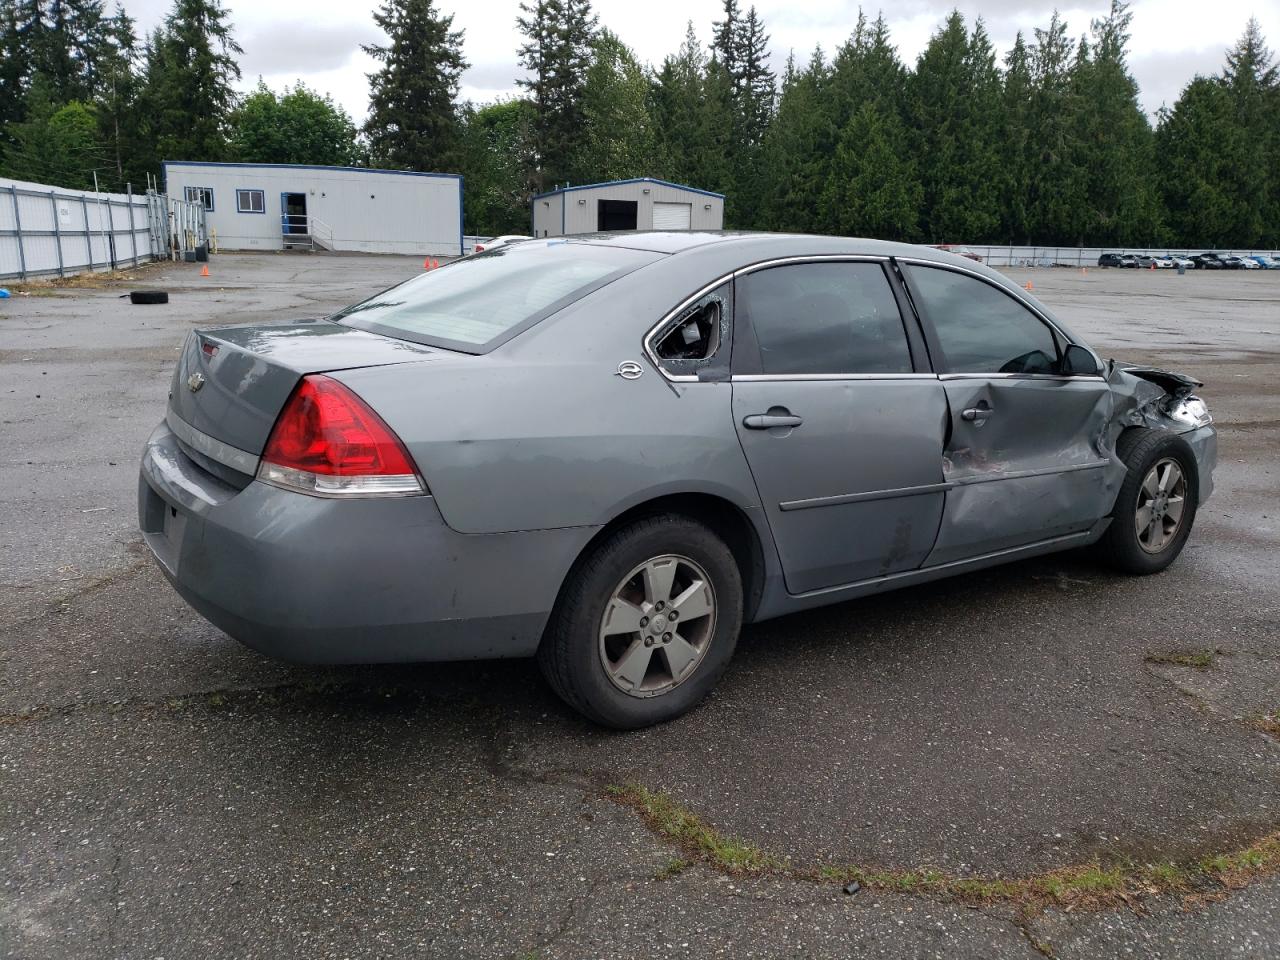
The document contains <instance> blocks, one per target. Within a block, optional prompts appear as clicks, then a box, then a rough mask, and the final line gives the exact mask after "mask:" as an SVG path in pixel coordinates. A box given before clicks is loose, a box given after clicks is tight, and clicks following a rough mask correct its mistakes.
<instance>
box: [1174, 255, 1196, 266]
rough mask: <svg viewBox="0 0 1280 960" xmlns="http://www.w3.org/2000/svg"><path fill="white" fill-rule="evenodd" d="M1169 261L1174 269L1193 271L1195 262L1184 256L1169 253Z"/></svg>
mask: <svg viewBox="0 0 1280 960" xmlns="http://www.w3.org/2000/svg"><path fill="white" fill-rule="evenodd" d="M1169 260H1170V261H1171V262H1172V263H1173V265H1174V266H1175V267H1182V268H1183V269H1184V270H1194V269H1195V265H1196V262H1195V261H1194V260H1192V259H1191V258H1190V257H1188V256H1186V255H1185V254H1181V253H1171V254H1169Z"/></svg>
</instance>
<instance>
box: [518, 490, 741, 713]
mask: <svg viewBox="0 0 1280 960" xmlns="http://www.w3.org/2000/svg"><path fill="white" fill-rule="evenodd" d="M570 576H571V580H570V582H568V583H567V584H566V585H565V587H564V589H563V590H562V591H561V595H560V598H559V600H558V601H557V603H556V608H555V610H554V611H553V612H552V615H551V621H550V622H549V623H548V625H547V631H546V634H545V635H544V636H543V639H542V644H541V646H540V647H539V648H538V664H539V666H540V667H541V668H542V672H543V675H544V676H545V677H546V678H547V681H548V683H550V684H551V687H552V689H554V690H555V692H556V693H557V694H558V695H559V696H560V697H561V698H562V699H563V700H564V701H565V702H566V703H568V704H569V705H570V706H571V707H573V708H574V709H575V710H577V711H579V712H580V713H582V714H584V715H585V716H587V717H588V718H589V719H591V720H594V721H595V722H596V723H599V724H602V725H604V726H608V727H615V728H617V729H622V730H631V729H635V728H638V727H646V726H650V725H651V724H655V723H661V722H663V721H665V720H670V719H672V718H674V717H677V716H679V715H680V714H682V713H685V712H686V711H688V710H690V709H692V708H693V707H695V706H697V705H698V704H699V703H700V702H701V701H702V700H703V698H705V697H706V695H707V694H708V693H710V692H711V688H712V687H714V686H715V684H716V681H717V680H719V679H720V675H721V674H722V673H723V672H724V669H725V667H726V666H727V665H728V663H729V659H730V658H731V657H732V656H733V650H734V647H735V646H736V645H737V641H738V633H739V631H740V630H741V628H742V575H741V573H740V571H739V569H738V565H737V562H736V561H735V560H734V557H733V554H732V553H731V552H730V550H729V548H728V547H727V546H725V544H724V542H723V541H722V540H721V539H720V538H719V537H717V536H716V535H715V534H714V533H712V532H711V531H710V530H708V529H707V528H706V527H704V526H703V525H702V524H700V523H698V522H696V521H695V520H692V519H690V518H689V517H685V516H681V515H679V514H662V515H659V516H654V517H648V518H645V519H643V520H638V521H636V522H635V523H632V524H629V525H628V526H625V527H623V528H621V529H619V530H617V531H615V532H614V533H612V534H610V535H609V536H608V538H607V539H605V540H604V541H603V542H602V543H600V544H599V545H598V546H596V547H595V548H594V549H593V550H592V551H591V553H590V554H589V555H588V556H587V557H586V558H585V559H584V560H583V561H582V562H581V563H580V564H579V565H578V566H577V567H576V568H575V570H574V572H573V573H572V574H571V575H570Z"/></svg>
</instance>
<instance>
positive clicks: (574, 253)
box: [330, 240, 658, 353]
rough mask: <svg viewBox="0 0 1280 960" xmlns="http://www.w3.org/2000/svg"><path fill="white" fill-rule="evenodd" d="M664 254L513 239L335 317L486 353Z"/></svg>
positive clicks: (362, 326) (418, 340) (393, 333)
mask: <svg viewBox="0 0 1280 960" xmlns="http://www.w3.org/2000/svg"><path fill="white" fill-rule="evenodd" d="M655 259H658V257H657V255H655V254H653V253H648V252H645V251H639V250H627V249H619V248H617V247H599V246H589V245H586V244H581V243H573V242H568V241H563V240H561V241H552V242H550V243H544V242H542V241H531V242H526V243H513V244H511V245H510V246H505V247H499V248H498V249H496V250H486V251H485V252H484V253H479V254H475V255H473V256H470V257H463V258H462V259H460V260H455V261H454V262H453V263H450V264H446V265H445V266H443V267H438V268H436V269H435V270H427V271H424V272H423V273H421V274H419V275H418V276H416V277H414V278H413V279H412V280H407V281H405V282H404V283H401V284H399V285H397V286H394V287H392V288H391V289H390V290H384V291H383V292H382V293H379V294H377V295H376V296H373V297H370V298H369V299H368V300H365V301H363V302H362V303H357V304H356V305H355V306H352V307H347V308H346V309H345V310H341V311H339V312H338V313H336V314H334V315H333V316H332V317H331V318H330V319H331V320H335V321H337V322H338V323H343V324H346V325H348V326H352V327H359V328H360V329H361V330H369V331H372V332H374V333H381V334H384V335H386V336H389V337H396V338H398V339H401V340H411V341H413V342H415V343H425V344H429V345H431V346H440V347H445V348H447V349H451V350H461V351H463V352H465V353H486V352H488V351H489V350H492V349H493V348H494V347H496V346H498V345H499V344H500V343H502V342H504V341H505V340H509V339H510V338H511V337H513V336H515V335H516V334H517V333H519V332H520V331H522V330H525V329H527V328H528V327H531V326H533V324H535V323H537V322H538V321H539V320H541V319H543V318H544V317H547V316H550V315H551V314H553V313H555V312H556V311H557V310H560V309H561V308H563V307H565V306H567V305H568V304H570V303H573V302H574V301H575V300H579V299H581V298H582V297H584V296H586V295H587V294H588V293H590V292H591V291H593V290H597V289H599V288H600V287H602V286H604V285H605V284H607V283H609V282H610V281H612V280H615V279H617V278H618V277H620V276H622V275H623V274H626V273H630V272H631V271H632V270H635V269H637V268H638V267H642V266H644V265H645V264H646V263H650V262H652V261H653V260H655Z"/></svg>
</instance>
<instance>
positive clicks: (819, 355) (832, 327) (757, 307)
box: [735, 261, 912, 376]
mask: <svg viewBox="0 0 1280 960" xmlns="http://www.w3.org/2000/svg"><path fill="white" fill-rule="evenodd" d="M737 283H738V287H737V292H736V297H735V304H736V305H737V309H738V311H739V316H745V317H746V318H747V319H748V320H749V322H750V324H751V327H752V330H753V331H754V333H755V339H756V343H757V344H758V346H759V348H760V363H759V366H760V372H761V373H765V374H775V375H786V374H791V375H796V376H799V375H804V374H840V373H845V374H857V373H910V372H911V369H912V368H911V351H910V349H909V348H908V346H907V335H906V331H905V330H904V329H903V326H902V314H901V313H899V311H898V305H897V302H896V301H895V300H894V297H893V290H892V288H891V287H890V286H889V279H888V277H886V276H885V273H884V268H883V267H881V266H880V264H878V263H843V262H838V261H837V262H829V263H798V264H789V265H786V266H781V267H769V268H768V269H765V270H757V271H755V272H754V273H749V274H747V275H746V276H743V277H740V278H739V279H738V281H737Z"/></svg>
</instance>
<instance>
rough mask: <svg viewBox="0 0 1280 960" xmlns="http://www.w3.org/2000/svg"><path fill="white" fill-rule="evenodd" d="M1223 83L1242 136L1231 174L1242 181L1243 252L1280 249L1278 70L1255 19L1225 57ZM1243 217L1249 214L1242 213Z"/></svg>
mask: <svg viewBox="0 0 1280 960" xmlns="http://www.w3.org/2000/svg"><path fill="white" fill-rule="evenodd" d="M1222 82H1223V84H1224V85H1225V86H1226V88H1227V90H1228V91H1229V93H1230V95H1231V101H1232V104H1233V106H1234V108H1235V122H1236V126H1237V128H1238V129H1239V131H1240V134H1241V138H1240V151H1239V155H1238V156H1236V157H1234V158H1233V159H1234V160H1235V163H1234V165H1233V166H1234V170H1235V172H1237V173H1238V174H1239V176H1240V177H1241V182H1240V184H1239V191H1240V196H1239V203H1240V209H1241V212H1242V214H1244V215H1243V216H1242V218H1241V222H1240V223H1239V224H1238V225H1237V227H1236V231H1237V237H1238V242H1239V244H1240V245H1242V246H1254V245H1259V246H1261V245H1266V246H1275V245H1278V244H1280V222H1277V217H1280V70H1278V69H1277V67H1276V64H1275V60H1274V57H1273V55H1272V53H1271V51H1270V50H1269V49H1268V48H1267V44H1266V41H1265V40H1264V39H1263V36H1262V30H1261V28H1260V27H1259V26H1258V21H1257V19H1256V18H1253V17H1250V18H1249V23H1248V25H1247V26H1246V27H1245V31H1244V34H1243V35H1242V36H1241V37H1240V39H1239V40H1238V41H1237V42H1236V45H1235V47H1233V48H1232V49H1231V50H1229V51H1228V52H1227V62H1226V67H1225V68H1224V69H1223V72H1222ZM1246 211H1247V213H1246Z"/></svg>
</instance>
